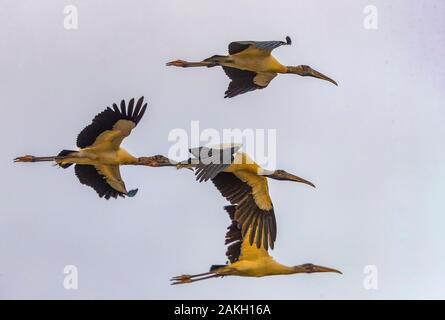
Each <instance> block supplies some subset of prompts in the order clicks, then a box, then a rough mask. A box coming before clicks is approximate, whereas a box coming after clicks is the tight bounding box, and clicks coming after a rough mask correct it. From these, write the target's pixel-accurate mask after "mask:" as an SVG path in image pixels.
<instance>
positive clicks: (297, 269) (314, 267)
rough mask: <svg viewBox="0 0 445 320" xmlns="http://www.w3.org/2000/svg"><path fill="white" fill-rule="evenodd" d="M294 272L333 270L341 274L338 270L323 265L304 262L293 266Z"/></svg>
mask: <svg viewBox="0 0 445 320" xmlns="http://www.w3.org/2000/svg"><path fill="white" fill-rule="evenodd" d="M293 269H294V272H295V273H317V272H335V273H340V274H343V273H342V272H341V271H340V270H337V269H333V268H328V267H323V266H317V265H315V264H312V263H305V264H302V265H299V266H295V267H293Z"/></svg>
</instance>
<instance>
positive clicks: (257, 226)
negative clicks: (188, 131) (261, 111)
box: [177, 144, 315, 250]
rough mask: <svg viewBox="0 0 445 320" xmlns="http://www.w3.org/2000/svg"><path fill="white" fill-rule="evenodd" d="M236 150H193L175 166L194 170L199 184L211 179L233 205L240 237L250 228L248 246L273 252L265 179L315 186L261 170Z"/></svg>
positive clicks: (231, 147) (274, 226) (273, 230)
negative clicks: (189, 155) (270, 249)
mask: <svg viewBox="0 0 445 320" xmlns="http://www.w3.org/2000/svg"><path fill="white" fill-rule="evenodd" d="M240 148H241V145H236V144H232V145H221V146H219V147H212V148H208V147H199V148H194V149H191V150H190V152H191V154H192V155H193V156H195V157H196V158H192V159H189V160H187V161H186V162H183V163H181V164H180V165H178V166H177V167H178V168H180V167H186V168H194V169H195V175H196V180H198V181H199V182H203V181H208V180H212V182H213V184H214V185H215V186H216V188H217V189H218V190H219V191H220V193H221V194H222V196H223V197H225V198H226V199H227V200H228V201H229V202H230V203H231V204H233V205H237V206H236V211H235V213H234V214H235V219H236V221H237V222H238V223H239V224H240V226H241V232H242V235H243V236H246V234H247V231H248V230H249V228H253V231H254V232H251V233H250V236H249V242H250V244H253V243H254V242H255V243H256V246H257V247H258V248H260V247H261V246H263V247H264V248H265V249H266V250H267V249H268V247H269V246H270V247H271V248H272V249H273V246H274V242H275V240H276V233H277V224H276V220H275V213H274V208H273V204H272V199H271V198H270V195H269V187H268V183H267V179H266V178H271V179H275V180H287V181H294V182H299V183H304V184H307V185H310V186H312V187H315V185H314V184H313V183H312V182H310V181H308V180H305V179H303V178H300V177H298V176H295V175H293V174H290V173H288V172H286V171H284V170H273V171H272V170H266V169H263V168H261V167H260V166H259V165H258V164H257V163H255V161H253V160H252V159H251V158H250V157H249V156H248V155H247V154H246V153H244V152H240V151H239V149H240ZM256 230H258V232H256Z"/></svg>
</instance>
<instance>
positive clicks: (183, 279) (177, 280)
mask: <svg viewBox="0 0 445 320" xmlns="http://www.w3.org/2000/svg"><path fill="white" fill-rule="evenodd" d="M170 281H172V283H171V285H175V284H184V283H191V282H193V281H192V276H191V275H188V274H183V275H180V276H177V277H173V278H171V279H170Z"/></svg>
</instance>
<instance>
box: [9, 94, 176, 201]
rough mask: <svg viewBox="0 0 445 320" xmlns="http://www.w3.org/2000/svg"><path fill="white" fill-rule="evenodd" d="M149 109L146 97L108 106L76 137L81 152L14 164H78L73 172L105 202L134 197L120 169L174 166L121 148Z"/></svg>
mask: <svg viewBox="0 0 445 320" xmlns="http://www.w3.org/2000/svg"><path fill="white" fill-rule="evenodd" d="M146 109H147V103H144V97H141V98H139V100H138V101H137V102H136V105H135V100H134V98H133V99H131V100H130V101H129V103H128V106H126V104H125V101H124V100H122V101H121V103H120V108H119V107H118V106H117V104H115V103H114V104H113V106H112V107H107V108H106V109H105V110H104V111H102V112H101V113H99V114H98V115H96V117H95V118H94V119H93V121H92V123H91V124H90V125H88V126H87V127H85V128H84V129H83V130H82V131H81V132H80V134H79V135H78V136H77V146H78V147H79V150H78V151H74V150H62V151H61V152H60V153H59V154H58V155H57V156H49V157H34V156H31V155H26V156H22V157H17V158H15V159H14V161H15V162H40V161H54V162H55V163H56V165H58V166H59V167H61V168H64V169H66V168H68V167H70V166H71V165H72V164H75V167H74V171H75V173H76V176H77V178H78V179H79V181H80V183H82V184H84V185H87V186H89V187H91V188H93V189H94V190H96V192H97V194H98V195H99V197H101V198H102V197H103V198H105V199H107V200H108V199H110V198H117V197H118V196H120V197H125V196H128V197H133V196H135V195H136V193H137V191H138V189H133V190H130V191H127V189H126V187H125V183H124V181H123V180H122V178H121V174H120V170H119V166H121V165H144V166H150V167H162V166H174V164H173V162H170V160H169V159H168V158H166V157H164V156H161V155H156V156H151V157H140V158H136V157H134V156H132V155H131V154H130V153H129V152H127V151H126V150H125V149H123V148H121V146H120V145H121V143H122V141H123V140H124V139H125V138H126V137H128V136H129V135H130V133H131V131H132V130H133V129H134V128H135V127H136V125H137V124H138V123H139V121H140V120H141V119H142V116H143V115H144V113H145V110H146Z"/></svg>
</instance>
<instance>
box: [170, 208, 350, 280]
mask: <svg viewBox="0 0 445 320" xmlns="http://www.w3.org/2000/svg"><path fill="white" fill-rule="evenodd" d="M224 209H225V210H226V211H227V212H228V213H229V216H230V219H231V221H232V223H231V224H230V226H229V227H228V228H227V233H226V241H225V244H226V245H229V246H228V248H227V251H226V256H227V258H228V260H229V262H230V263H229V264H226V265H212V266H211V267H210V271H209V272H205V273H200V274H195V275H187V274H184V275H180V276H177V277H173V278H172V279H171V280H170V281H172V283H171V284H173V285H175V284H185V283H191V282H196V281H201V280H205V279H210V278H217V277H225V276H242V277H265V276H274V275H288V274H296V273H316V272H336V273H340V274H341V271H339V270H337V269H333V268H328V267H323V266H318V265H314V264H312V263H305V264H302V265H298V266H285V265H282V264H281V263H278V262H277V261H275V260H274V259H273V258H272V257H271V256H270V255H269V253H268V251H267V249H265V248H264V247H260V248H258V247H257V246H254V245H252V244H251V243H250V241H249V240H248V239H249V238H251V237H252V233H255V232H256V233H257V234H259V235H260V236H261V233H262V232H261V230H260V229H257V231H254V230H253V229H252V227H249V229H248V232H247V234H246V235H243V232H242V230H241V228H240V223H239V221H238V220H237V219H236V212H237V210H238V206H237V205H231V206H226V207H224ZM264 236H265V235H264Z"/></svg>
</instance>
